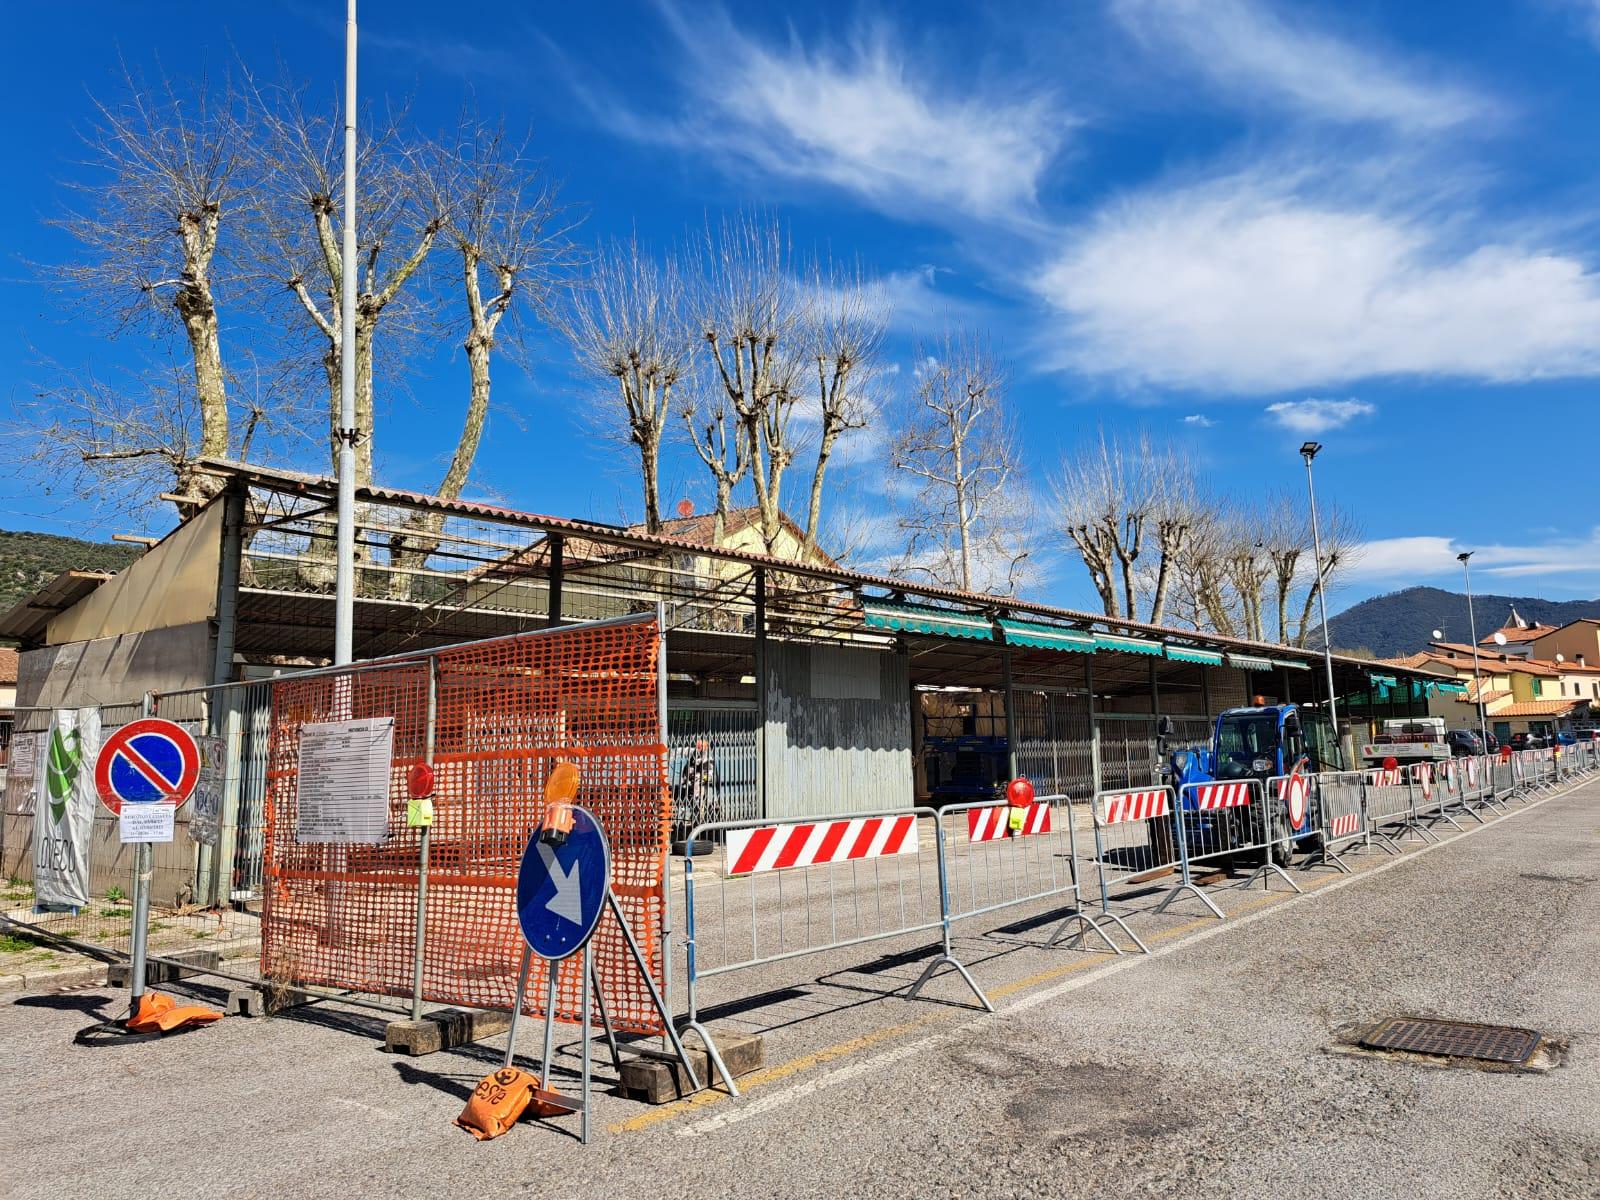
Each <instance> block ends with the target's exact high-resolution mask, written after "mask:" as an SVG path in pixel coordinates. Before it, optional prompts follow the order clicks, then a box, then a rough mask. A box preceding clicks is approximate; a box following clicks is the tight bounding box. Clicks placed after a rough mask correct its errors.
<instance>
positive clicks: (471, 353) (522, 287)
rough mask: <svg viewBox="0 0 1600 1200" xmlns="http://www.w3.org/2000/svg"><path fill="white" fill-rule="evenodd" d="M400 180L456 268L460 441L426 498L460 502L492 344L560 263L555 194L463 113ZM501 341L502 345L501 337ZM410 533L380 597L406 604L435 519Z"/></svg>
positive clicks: (485, 408)
mask: <svg viewBox="0 0 1600 1200" xmlns="http://www.w3.org/2000/svg"><path fill="white" fill-rule="evenodd" d="M407 157H408V159H409V160H410V171H409V175H410V178H411V179H412V180H413V183H414V186H416V187H418V188H421V189H423V192H424V195H423V197H422V198H421V200H420V201H419V203H418V206H419V207H420V208H421V209H423V210H425V211H430V212H442V213H444V214H445V226H444V230H443V234H444V238H445V240H446V242H447V243H448V245H449V246H450V248H451V249H453V250H454V251H455V254H456V256H457V258H458V259H459V265H460V282H461V299H462V304H461V308H460V310H459V311H460V313H461V317H460V321H461V325H463V326H464V327H465V329H466V335H465V338H464V339H463V342H462V347H463V349H464V350H465V351H466V358H467V370H468V376H469V380H470V390H469V392H468V397H467V408H466V412H465V414H464V415H463V417H462V423H461V432H460V433H459V434H458V435H457V437H456V441H455V446H454V449H453V450H452V451H451V454H450V462H449V464H448V465H447V466H446V468H445V472H444V476H443V478H441V479H440V481H439V483H438V484H437V485H436V486H435V487H434V494H435V495H437V496H441V497H443V498H444V499H446V500H454V499H456V498H457V497H458V496H460V495H461V491H462V489H463V488H464V487H465V486H466V483H467V478H468V476H469V475H470V474H471V471H472V464H473V462H474V461H475V460H476V458H477V454H478V445H479V443H480V442H481V441H482V439H483V429H484V423H485V422H486V420H487V419H488V415H489V401H490V387H491V380H490V371H489V368H490V363H491V361H492V359H493V356H494V353H495V350H496V348H497V347H498V346H500V345H501V343H502V342H503V341H504V342H507V343H509V344H511V345H513V346H515V345H516V344H517V342H518V339H517V336H516V335H517V326H516V317H517V313H518V312H519V311H529V312H532V313H535V314H541V315H543V314H546V313H548V312H549V294H550V290H551V286H552V282H553V275H554V273H555V272H556V270H557V269H558V268H559V267H560V266H561V265H562V264H564V263H565V261H566V259H567V257H568V247H567V239H566V232H567V231H566V229H565V227H564V226H562V225H561V224H560V222H559V219H558V218H559V216H560V209H559V207H558V205H557V203H556V192H555V187H554V185H553V184H552V183H550V182H549V181H548V180H547V179H546V178H545V177H544V174H543V172H542V171H541V169H540V168H539V167H538V166H537V164H535V163H533V162H531V161H529V160H528V158H527V157H526V155H525V153H524V148H523V147H522V146H518V145H513V144H512V143H510V142H509V141H508V140H507V138H506V134H505V130H504V128H503V127H502V126H493V125H487V124H484V123H483V122H482V121H480V120H478V119H477V118H476V117H475V116H473V115H471V114H469V113H464V114H463V116H462V119H461V122H460V124H459V126H458V128H457V131H456V135H455V137H454V139H453V142H452V143H451V144H448V145H441V144H435V143H430V142H424V143H422V144H421V145H420V146H416V147H413V148H411V149H410V150H408V151H407ZM508 332H509V336H508ZM407 525H408V527H409V530H410V531H414V532H409V531H408V532H407V533H403V534H402V533H396V534H394V535H392V536H391V538H390V566H391V568H393V574H392V575H391V576H390V595H391V596H392V597H395V598H405V597H407V596H409V595H410V590H411V588H410V578H411V576H410V572H411V571H412V570H413V569H415V568H417V567H420V566H422V564H423V563H424V562H426V561H427V558H428V555H429V554H431V553H433V551H434V550H435V549H437V548H438V533H439V530H440V528H441V527H442V517H441V515H440V514H437V513H431V514H430V513H417V514H415V515H414V516H413V517H411V518H410V519H409V520H408V522H407Z"/></svg>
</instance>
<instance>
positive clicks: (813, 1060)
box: [611, 1013, 949, 1133]
mask: <svg viewBox="0 0 1600 1200" xmlns="http://www.w3.org/2000/svg"><path fill="white" fill-rule="evenodd" d="M945 1020H949V1017H948V1016H947V1015H946V1014H944V1013H931V1014H929V1015H928V1016H926V1017H921V1018H918V1019H917V1020H915V1021H907V1022H906V1023H905V1024H903V1025H890V1026H888V1027H886V1028H884V1029H874V1030H873V1031H872V1032H871V1033H864V1034H862V1035H861V1036H860V1037H858V1038H851V1039H850V1040H849V1041H848V1042H840V1043H839V1044H838V1045H836V1046H829V1047H827V1048H826V1049H824V1050H817V1051H815V1052H813V1053H811V1054H803V1055H801V1056H800V1057H799V1058H791V1059H790V1060H789V1061H788V1062H782V1063H779V1064H778V1065H777V1066H774V1067H764V1068H762V1069H761V1070H759V1071H754V1072H752V1073H751V1074H749V1075H746V1076H744V1077H743V1078H742V1079H740V1080H739V1090H740V1091H741V1092H748V1091H753V1090H755V1089H756V1088H760V1087H763V1086H765V1085H766V1084H769V1083H776V1082H777V1081H778V1080H780V1079H787V1078H788V1077H789V1076H790V1075H796V1074H799V1073H800V1072H801V1071H809V1070H810V1069H811V1068H813V1067H819V1066H821V1065H822V1064H824V1063H829V1062H832V1061H833V1060H834V1059H836V1058H843V1057H844V1056H845V1055H847V1054H854V1053H856V1052H857V1051H859V1050H866V1049H868V1048H870V1047H872V1046H876V1045H877V1044H878V1043H879V1042H886V1041H888V1040H889V1039H890V1038H895V1037H899V1036H900V1035H901V1034H903V1033H912V1032H914V1031H916V1030H918V1029H925V1028H927V1027H928V1026H929V1025H934V1024H937V1023H938V1022H940V1021H945ZM728 1099H731V1097H730V1096H729V1095H728V1093H727V1092H723V1091H712V1090H710V1089H707V1090H706V1091H703V1092H696V1093H695V1094H694V1095H692V1096H686V1097H684V1098H683V1099H682V1100H675V1101H673V1102H672V1103H671V1104H663V1105H662V1106H661V1107H660V1108H653V1109H651V1110H650V1111H649V1112H645V1113H640V1114H639V1115H638V1116H637V1117H630V1118H629V1119H628V1120H626V1121H622V1122H619V1123H618V1124H616V1125H613V1126H611V1132H612V1133H625V1132H628V1131H630V1130H634V1129H646V1128H648V1127H649V1126H651V1125H655V1124H657V1123H658V1122H661V1121H668V1120H671V1119H672V1118H673V1117H678V1116H682V1115H683V1114H684V1113H687V1112H690V1111H692V1110H694V1109H700V1108H705V1107H707V1106H708V1105H711V1104H715V1103H717V1102H718V1101H719V1100H728Z"/></svg>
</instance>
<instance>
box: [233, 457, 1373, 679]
mask: <svg viewBox="0 0 1600 1200" xmlns="http://www.w3.org/2000/svg"><path fill="white" fill-rule="evenodd" d="M202 468H203V469H204V470H206V471H209V472H210V473H212V474H214V475H219V476H223V477H226V478H233V479H238V480H240V481H241V482H243V483H245V484H248V485H252V486H257V487H261V488H265V489H269V490H275V491H279V492H283V493H288V494H301V495H307V496H316V497H318V498H319V499H322V500H324V501H331V500H332V499H333V498H334V497H335V496H336V495H337V490H338V489H337V486H336V484H335V481H334V480H332V479H328V478H325V477H321V476H316V475H308V474H304V473H301V472H296V471H283V470H268V469H266V468H262V467H257V466H252V465H250V464H246V463H236V462H230V461H227V460H223V459H207V460H204V461H203V463H202ZM357 496H358V499H365V500H370V501H372V502H374V503H378V504H389V505H394V506H397V507H409V508H416V509H420V510H424V511H429V512H441V513H446V514H451V515H457V516H463V517H476V518H480V519H483V520H490V521H500V522H505V523H507V524H511V525H520V526H522V527H524V528H532V529H537V530H540V531H543V532H546V533H560V534H564V535H574V536H577V537H587V538H593V539H595V540H597V541H603V542H608V543H610V544H613V545H618V546H626V547H631V548H634V549H638V550H646V551H649V550H656V551H669V550H670V551H678V552H682V553H690V554H697V555H700V556H702V557H705V558H714V559H718V560H721V561H724V562H732V563H742V564H745V565H748V566H752V567H767V568H771V569H772V570H774V571H781V572H783V573H785V574H788V575H794V576H801V577H806V578H811V579H818V580H826V581H831V582H834V583H838V584H843V585H845V586H848V587H854V588H857V589H860V588H876V589H878V590H880V591H884V592H889V593H891V594H892V595H895V596H896V597H898V596H907V595H908V596H916V597H919V598H923V599H929V600H937V601H941V602H948V603H951V604H957V605H962V606H965V607H966V608H968V609H974V608H975V609H978V610H980V611H994V612H999V613H1010V614H1015V615H1020V616H1024V617H1025V616H1029V615H1036V616H1042V617H1046V618H1050V619H1053V620H1058V621H1063V622H1069V623H1071V624H1075V625H1091V626H1092V625H1099V626H1102V627H1104V628H1106V629H1110V630H1115V631H1119V632H1120V633H1121V634H1123V635H1134V637H1135V640H1138V639H1137V635H1139V634H1151V635H1156V636H1160V635H1163V634H1176V635H1178V636H1179V637H1182V638H1184V639H1185V640H1193V641H1197V642H1204V643H1206V644H1207V645H1211V646H1216V647H1220V648H1222V649H1225V650H1235V649H1248V650H1258V651H1264V652H1268V653H1270V654H1273V655H1281V656H1286V657H1292V658H1304V659H1308V660H1310V661H1313V662H1314V661H1316V660H1317V659H1319V658H1320V657H1321V655H1319V654H1315V653H1312V652H1310V651H1304V650H1300V649H1298V648H1297V647H1293V646H1280V645H1276V644H1274V643H1271V642H1253V641H1248V640H1246V639H1243V638H1234V637H1227V636H1224V635H1222V634H1212V633H1198V632H1195V631H1193V630H1186V629H1170V628H1167V627H1165V626H1161V625H1152V624H1150V623H1148V622H1144V621H1136V620H1131V619H1129V618H1127V617H1110V616H1106V615H1105V614H1104V613H1090V612H1081V611H1078V610H1074V609H1067V608H1059V607H1056V606H1054V605H1049V604H1040V603H1037V602H1035V601H1030V600H1024V599H1021V598H1019V597H1014V596H995V595H989V594H985V593H979V592H964V591H960V590H958V589H954V588H946V587H940V586H938V585H935V584H924V583H913V582H910V581H909V580H905V579H896V578H894V577H893V576H887V575H872V574H868V573H864V572H860V571H851V570H848V569H846V568H843V567H829V566H823V565H818V564H815V563H801V562H796V561H794V560H792V559H781V558H773V557H771V556H770V555H766V554H758V553H754V552H752V551H747V550H733V549H728V548H723V547H711V546H707V545H705V544H704V543H702V542H698V541H694V540H690V539H687V538H679V537H671V536H668V535H666V534H650V533H645V532H642V531H640V530H637V529H632V528H629V527H626V526H622V525H613V524H607V523H605V522H598V521H580V520H574V519H572V518H569V517H552V516H546V515H542V514H538V513H527V512H520V511H518V510H516V509H512V508H506V507H504V506H502V505H498V504H486V503H482V502H479V501H474V500H444V499H441V498H439V497H437V496H429V495H426V494H424V493H421V492H410V491H404V490H401V489H398V488H383V487H372V488H364V489H359V490H358V492H357ZM1136 652H1137V651H1136ZM1154 652H1155V653H1158V654H1159V653H1160V648H1159V646H1158V647H1157V649H1156V650H1155V651H1154ZM1334 660H1335V661H1337V662H1343V663H1346V664H1349V665H1354V666H1363V667H1364V666H1365V665H1366V661H1367V660H1365V659H1359V658H1353V657H1350V656H1348V655H1340V654H1336V655H1334ZM1257 661H1259V662H1261V663H1266V664H1267V665H1269V666H1270V663H1269V662H1268V660H1267V659H1265V658H1262V657H1260V656H1257ZM1256 669H1265V667H1259V666H1258V667H1256Z"/></svg>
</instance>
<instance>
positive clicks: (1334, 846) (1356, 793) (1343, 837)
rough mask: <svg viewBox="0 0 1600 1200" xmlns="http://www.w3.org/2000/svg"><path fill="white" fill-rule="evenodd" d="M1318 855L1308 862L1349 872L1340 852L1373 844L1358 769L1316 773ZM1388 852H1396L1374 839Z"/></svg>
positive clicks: (1361, 777) (1362, 776)
mask: <svg viewBox="0 0 1600 1200" xmlns="http://www.w3.org/2000/svg"><path fill="white" fill-rule="evenodd" d="M1316 778H1317V833H1318V835H1319V839H1320V840H1319V844H1318V847H1317V857H1316V858H1315V859H1313V860H1312V861H1311V862H1310V863H1308V864H1307V865H1308V866H1331V867H1335V868H1337V869H1338V870H1341V871H1344V872H1345V873H1347V874H1348V873H1350V865H1349V864H1348V863H1346V862H1345V861H1344V859H1343V858H1342V857H1341V856H1340V851H1341V850H1343V851H1345V852H1346V853H1349V852H1350V851H1352V850H1354V849H1355V848H1356V847H1358V846H1361V847H1366V846H1370V845H1373V844H1374V843H1373V841H1372V834H1371V831H1370V829H1369V828H1368V826H1367V805H1366V796H1365V788H1364V787H1363V783H1364V774H1363V772H1361V771H1324V772H1322V773H1321V774H1319V775H1318V776H1317V777H1316ZM1376 844H1377V845H1379V846H1381V847H1383V849H1384V850H1386V851H1388V852H1389V853H1391V854H1393V853H1397V851H1396V850H1394V848H1393V847H1390V846H1388V845H1386V844H1385V843H1384V842H1383V841H1381V840H1380V841H1379V842H1377V843H1376Z"/></svg>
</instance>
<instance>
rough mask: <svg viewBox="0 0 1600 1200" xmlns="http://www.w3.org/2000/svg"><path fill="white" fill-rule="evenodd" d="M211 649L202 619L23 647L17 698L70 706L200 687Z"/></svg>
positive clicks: (26, 702) (207, 680) (208, 629)
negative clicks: (161, 626)
mask: <svg viewBox="0 0 1600 1200" xmlns="http://www.w3.org/2000/svg"><path fill="white" fill-rule="evenodd" d="M212 655H213V646H212V632H211V625H210V622H208V621H196V622H193V623H191V624H188V625H179V626H176V627H172V628H167V629H152V630H149V631H148V632H145V633H123V634H118V635H117V636H115V637H103V638H95V639H93V640H92V641H86V642H69V643H67V644H66V645H62V646H46V647H43V648H42V649H39V650H25V651H23V653H22V655H21V659H20V661H19V663H18V670H17V675H18V678H17V703H18V705H19V706H22V707H26V706H30V705H41V706H46V707H51V708H61V707H66V708H75V707H77V706H78V705H80V704H117V703H120V702H122V701H127V700H132V701H137V700H139V699H140V698H141V697H142V696H143V695H144V694H145V692H147V691H156V692H170V691H176V690H178V689H179V688H188V687H203V686H204V685H206V684H208V683H210V682H211V666H212V662H211V660H212Z"/></svg>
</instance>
